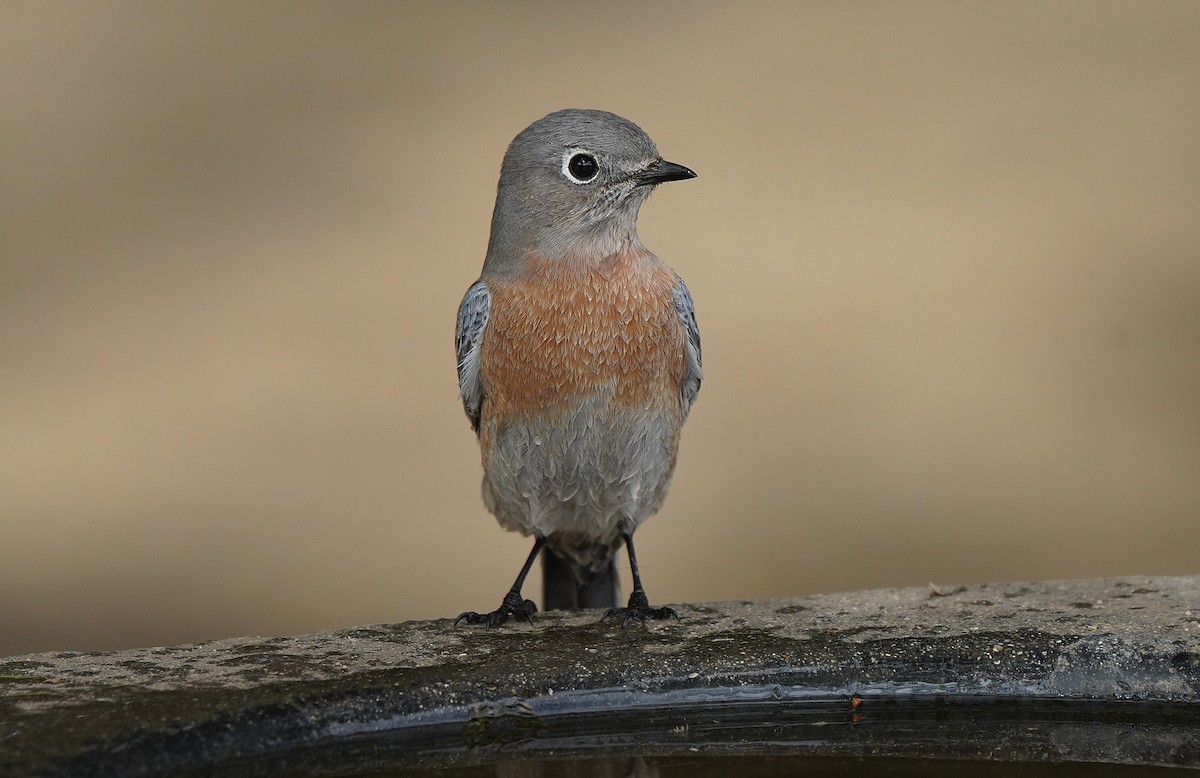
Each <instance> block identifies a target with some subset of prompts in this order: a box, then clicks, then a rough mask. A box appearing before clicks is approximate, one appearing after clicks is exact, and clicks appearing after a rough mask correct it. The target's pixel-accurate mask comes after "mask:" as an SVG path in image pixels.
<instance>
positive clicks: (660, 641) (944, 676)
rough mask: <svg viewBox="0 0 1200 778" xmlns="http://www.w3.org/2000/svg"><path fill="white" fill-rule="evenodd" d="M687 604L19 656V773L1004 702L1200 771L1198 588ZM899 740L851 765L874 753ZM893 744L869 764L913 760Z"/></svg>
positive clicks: (165, 770)
mask: <svg viewBox="0 0 1200 778" xmlns="http://www.w3.org/2000/svg"><path fill="white" fill-rule="evenodd" d="M674 607H675V608H676V610H678V612H679V615H680V617H681V619H682V621H679V622H675V621H666V622H654V623H650V624H647V625H644V626H643V625H640V624H632V625H630V626H629V627H628V628H624V629H623V628H621V627H620V626H619V624H617V623H614V622H599V621H598V617H599V612H584V613H570V614H568V613H562V612H552V613H544V614H539V615H537V616H535V618H534V622H535V623H534V625H533V626H532V627H531V626H529V625H527V624H523V623H522V624H507V625H505V626H503V627H499V628H496V629H491V630H488V629H484V628H482V627H474V626H468V625H459V626H457V627H455V626H453V624H452V622H451V621H450V620H441V621H429V622H407V623H403V624H385V625H376V626H368V627H358V628H354V629H347V630H341V631H336V632H325V633H317V634H312V635H302V636H298V637H290V638H238V639H232V640H220V641H211V642H206V643H200V644H195V645H185V646H173V647H169V648H151V649H139V650H132V651H120V652H105V653H78V652H63V653H49V654H37V655H30V656H22V657H9V658H2V659H0V775H2V776H8V775H39V774H42V775H157V774H171V773H173V772H179V771H182V770H201V769H206V768H211V767H213V766H220V765H227V764H232V763H235V762H238V761H239V760H245V759H247V758H261V757H271V758H278V759H283V758H284V756H285V755H287V754H289V753H302V752H306V751H312V750H313V749H320V748H322V747H324V746H327V745H336V744H342V743H346V742H352V741H355V739H356V738H357V739H361V738H364V737H372V736H377V735H379V734H380V733H391V736H392V738H393V739H392V741H391V742H392V743H393V749H394V750H395V751H396V752H397V753H399V754H401V755H403V754H405V753H417V752H418V751H420V753H422V754H426V757H425V758H426V759H427V761H428V759H429V758H430V757H428V754H430V753H433V752H435V751H438V749H439V748H441V749H442V752H445V753H449V751H447V750H446V748H444V747H443V746H444V742H450V741H454V742H459V743H461V744H462V749H460V750H459V751H456V752H455V753H458V754H459V755H460V756H461V754H462V753H464V752H469V751H470V748H471V746H472V745H473V744H478V743H479V742H487V743H491V744H493V745H494V744H495V743H497V742H499V743H504V742H508V741H512V742H514V743H526V744H528V743H529V742H532V740H531V735H530V730H529V728H530V727H533V729H535V730H536V731H537V732H538V733H542V734H543V735H544V734H545V733H546V732H549V731H551V730H552V729H553V727H554V726H557V725H556V724H555V723H554V722H557V721H560V720H562V721H565V720H567V719H570V718H571V717H575V719H574V720H576V721H583V720H585V719H586V717H588V716H593V717H594V716H596V715H597V714H601V715H608V716H614V715H619V714H621V713H622V712H626V713H627V712H629V711H641V712H643V714H645V716H649V715H650V713H649V712H653V711H658V712H659V713H663V712H666V713H664V714H663V715H667V717H668V719H670V720H671V721H675V720H676V719H678V718H679V717H680V716H682V717H683V718H682V719H679V720H680V721H683V724H679V725H676V724H672V727H675V728H677V727H678V726H684V727H685V729H686V726H687V712H688V711H694V710H701V709H704V710H706V711H707V710H710V709H712V708H713V706H718V708H719V710H721V711H724V712H726V713H730V715H732V712H735V711H736V710H758V708H755V707H754V706H760V707H761V706H763V705H767V706H776V707H774V708H771V709H770V711H769V712H770V716H771V717H774V719H778V718H779V717H780V716H783V715H784V713H785V712H786V713H787V715H793V714H794V715H796V716H800V715H801V714H802V713H803V715H807V712H811V711H825V712H826V713H828V712H829V711H837V717H839V720H841V719H844V718H846V717H850V719H853V718H854V717H862V716H867V715H868V714H869V713H870V712H871V711H873V710H874V711H880V712H881V713H885V712H886V711H889V710H892V708H891V707H889V706H893V707H894V706H895V705H898V704H905V705H909V704H912V705H918V706H919V705H922V704H925V703H929V704H931V705H942V706H946V705H951V706H953V705H960V706H961V705H967V706H969V705H971V704H973V703H972V701H985V700H986V701H988V702H989V704H992V703H994V702H995V701H996V700H1000V701H1008V702H1011V703H1013V704H1016V703H1021V704H1025V703H1029V702H1036V703H1038V704H1044V705H1051V706H1054V705H1057V706H1060V708H1061V711H1060V712H1059V713H1054V714H1053V716H1057V717H1058V718H1061V719H1062V720H1064V721H1083V722H1087V721H1090V720H1091V719H1089V713H1088V712H1089V710H1097V711H1101V710H1103V711H1112V710H1120V711H1129V710H1131V709H1132V708H1131V707H1130V706H1137V707H1138V708H1140V709H1144V710H1150V708H1149V707H1146V706H1151V707H1152V708H1153V711H1154V714H1153V715H1154V716H1156V717H1158V718H1159V719H1161V720H1162V726H1163V727H1165V729H1164V730H1163V732H1160V733H1159V734H1157V735H1155V736H1154V738H1151V740H1152V742H1153V743H1157V744H1158V746H1157V747H1155V748H1149V747H1147V749H1149V750H1148V751H1147V754H1146V755H1145V756H1144V757H1139V758H1136V759H1135V758H1129V759H1125V761H1130V762H1133V763H1139V762H1140V763H1147V764H1158V763H1175V764H1191V763H1192V760H1195V764H1197V765H1200V735H1196V734H1194V733H1195V732H1200V576H1193V577H1182V578H1123V579H1111V580H1099V581H1074V582H1048V583H1047V582H1041V583H1011V584H987V585H978V586H970V587H925V588H914V589H889V590H877V591H867V592H853V593H845V594H830V595H817V596H810V597H802V598H795V599H788V600H771V601H759V602H725V603H708V604H697V605H678V606H674ZM737 706H742V708H738V707H737ZM787 706H791V707H787ZM1088 706H1093V707H1091V708H1089V707H1088ZM1113 706H1119V707H1118V708H1114V707H1113ZM1039 710H1042V709H1039ZM1047 710H1049V709H1047ZM1055 710H1057V709H1055ZM760 712H761V711H760ZM656 715H657V714H656ZM823 715H824V714H823ZM906 715H907V714H906ZM1045 715H1046V714H1044V713H1039V716H1045ZM1098 715H1099V714H1098ZM1104 715H1108V714H1107V713H1105V714H1104ZM1053 716H1052V717H1053ZM580 717H583V718H580ZM643 718H644V720H645V721H649V720H650V718H645V717H643ZM651 718H653V717H651ZM934 718H936V716H935V717H934ZM950 718H951V719H953V716H951V717H950ZM850 719H847V720H850ZM641 720H643V719H639V721H641ZM769 720H773V719H770V717H769ZM522 722H524V724H522ZM664 726H665V724H664ZM742 726H750V724H748V723H743V725H742ZM952 728H953V727H952V726H950V729H952ZM976 729H977V728H976ZM1027 729H1028V728H1027ZM665 731H666V730H665ZM862 731H863V730H860V732H862ZM1156 731H1157V730H1156ZM883 732H884V730H882V729H878V730H873V731H872V736H871V738H866V737H860V736H854V735H846V737H847V738H848V739H847V740H846V741H845V743H843V746H842V747H844V748H847V749H850V751H849V752H852V753H866V751H865V750H864V749H866V748H867V747H868V745H869V743H870V742H871V740H872V738H874V739H876V740H879V739H880V737H879V736H880V735H881V734H883ZM1189 732H1192V733H1193V734H1192V735H1190V736H1189V735H1188V733H1189ZM396 733H400V734H402V735H403V737H399V739H397V736H396ZM1089 733H1090V734H1089ZM1164 733H1165V734H1164ZM1109 734H1111V733H1107V732H1104V731H1102V730H1097V729H1095V728H1092V729H1085V730H1077V729H1072V730H1070V731H1069V732H1066V731H1064V732H1061V733H1059V735H1058V736H1057V741H1056V742H1060V743H1063V744H1067V745H1064V746H1062V747H1057V748H1058V749H1059V752H1060V753H1061V752H1062V748H1067V747H1070V745H1069V744H1070V743H1072V742H1074V741H1072V738H1074V739H1075V740H1076V741H1077V740H1079V739H1080V738H1083V739H1084V740H1087V741H1088V742H1092V741H1094V740H1096V739H1097V737H1099V742H1096V743H1093V751H1094V752H1095V753H1094V757H1093V759H1094V760H1095V761H1105V760H1106V758H1109V759H1115V760H1118V761H1119V760H1121V759H1124V758H1123V757H1119V756H1114V755H1113V753H1109V752H1112V749H1114V748H1116V746H1115V745H1114V744H1113V743H1112V738H1111V737H1109ZM1135 734H1138V735H1142V736H1144V735H1145V728H1144V727H1142V728H1139V729H1138V730H1137V732H1136V733H1135ZM713 737H714V738H717V737H718V735H716V734H714V735H713ZM839 737H840V735H839ZM431 738H432V740H431ZM437 738H442V739H443V741H444V742H443V746H438V748H434V747H433V746H430V745H429V744H430V743H432V742H433V740H436V739H437ZM447 738H448V739H449V740H446V739H447ZM855 738H857V739H855ZM884 739H886V738H884ZM533 740H536V738H534V739H533ZM832 740H837V738H836V737H834V738H832ZM440 742H441V741H440ZM831 742H832V741H831ZM894 742H895V741H894V739H893V746H891V747H890V748H889V746H888V745H887V743H884V742H882V741H881V744H879V745H878V747H875V746H871V748H874V750H872V751H870V753H885V754H887V753H891V754H903V753H906V752H905V751H904V749H903V748H900V747H898V746H895V745H894ZM1125 742H1126V745H1128V742H1133V741H1130V740H1129V739H1128V738H1126V741H1125ZM1136 742H1141V741H1140V740H1138V741H1136ZM416 743H424V744H425V746H424V747H423V749H417V748H415V746H413V744H416ZM405 744H408V745H405ZM406 749H407V750H406ZM855 749H858V750H855ZM1105 749H1108V751H1105ZM453 750H454V749H453V748H451V749H450V751H453ZM464 750H465V751H464ZM667 750H668V751H669V749H667ZM692 750H695V749H694V748H693V749H692ZM1143 750H1146V749H1143ZM834 751H836V749H834ZM1150 752H1152V753H1150ZM946 753H947V755H950V756H956V757H962V756H963V754H962V753H960V752H956V751H954V750H953V749H950V750H948V751H947V752H946ZM1106 753H1108V757H1106V756H1105V754H1106ZM1114 753H1115V752H1114ZM968 755H969V754H968ZM1081 758H1082V757H1081ZM451 761H453V760H451ZM319 762H320V760H319V759H317V760H311V759H310V760H308V761H306V762H305V765H307V766H308V767H309V768H310V774H333V773H319V772H312V770H315V768H314V767H312V766H313V765H315V764H318V763H319ZM431 763H437V760H436V759H433V762H431ZM288 769H292V770H295V769H296V766H295V765H292V766H291V767H289V768H288ZM222 774H226V773H222ZM228 774H230V775H233V774H239V775H241V774H246V775H250V774H255V775H257V774H268V773H257V772H253V771H252V770H250V771H248V772H243V773H236V772H230V773H228Z"/></svg>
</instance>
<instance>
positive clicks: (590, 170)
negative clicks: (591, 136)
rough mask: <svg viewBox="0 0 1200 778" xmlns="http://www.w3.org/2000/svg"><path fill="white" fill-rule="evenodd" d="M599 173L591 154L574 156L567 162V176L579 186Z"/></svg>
mask: <svg viewBox="0 0 1200 778" xmlns="http://www.w3.org/2000/svg"><path fill="white" fill-rule="evenodd" d="M599 172H600V166H599V165H598V164H596V158H595V157H593V156H592V155H591V154H574V155H572V157H571V158H570V159H569V160H567V174H568V175H570V176H571V178H573V179H575V180H576V181H578V182H579V183H581V184H586V183H587V182H588V181H591V180H592V179H593V178H595V177H596V174H597V173H599Z"/></svg>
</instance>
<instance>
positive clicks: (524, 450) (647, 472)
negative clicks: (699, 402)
mask: <svg viewBox="0 0 1200 778" xmlns="http://www.w3.org/2000/svg"><path fill="white" fill-rule="evenodd" d="M678 444H679V425H678V422H677V421H676V420H675V419H674V418H672V417H671V416H670V415H669V414H660V415H653V416H648V415H647V414H645V413H639V412H632V411H631V412H623V413H611V412H603V411H601V412H597V409H593V408H585V409H582V410H580V411H579V412H577V413H576V414H575V415H574V416H573V417H571V418H570V419H568V420H567V422H566V423H559V424H555V425H551V424H547V423H545V422H542V421H525V422H520V423H509V424H508V425H506V426H505V427H504V428H503V429H498V430H497V431H496V435H495V437H494V439H493V441H492V445H491V447H490V450H489V451H488V453H487V459H486V461H485V463H484V472H485V474H484V478H483V501H484V503H485V504H486V505H487V508H488V510H490V511H491V512H492V513H493V514H495V516H496V518H497V519H498V520H499V522H500V523H501V524H502V525H503V526H504V527H505V528H507V529H510V530H516V531H518V532H521V533H523V534H526V535H533V534H536V535H542V536H544V537H547V538H550V542H551V544H552V545H554V546H556V547H559V548H569V547H570V546H572V545H574V544H582V545H593V544H595V543H600V544H605V543H609V544H613V543H616V542H617V541H618V539H619V536H620V533H621V531H622V529H628V530H630V531H632V530H634V529H635V528H636V527H637V526H638V525H639V524H641V522H643V521H645V520H646V519H647V518H648V517H650V516H651V515H653V514H654V513H655V512H656V511H657V510H658V509H659V508H660V507H662V503H663V500H664V499H665V498H666V496H667V488H668V486H670V483H671V474H672V471H673V470H674V468H675V452H676V449H677V447H678Z"/></svg>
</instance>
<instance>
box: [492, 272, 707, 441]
mask: <svg viewBox="0 0 1200 778" xmlns="http://www.w3.org/2000/svg"><path fill="white" fill-rule="evenodd" d="M525 271H526V272H524V273H523V274H522V275H521V276H520V277H519V278H499V279H488V282H487V284H488V291H489V292H490V294H491V313H490V316H489V319H488V328H487V333H486V335H485V337H484V341H483V350H482V353H481V355H480V368H481V371H482V379H483V387H484V396H485V398H486V399H485V401H484V408H483V413H484V417H485V423H486V422H487V420H488V418H489V417H490V418H491V419H492V420H497V421H503V420H505V419H507V418H512V417H514V416H522V415H526V414H546V415H556V414H563V413H569V412H571V411H572V410H573V409H574V408H575V407H577V406H578V403H579V401H580V400H583V399H588V398H594V397H598V396H600V397H607V398H608V403H609V407H611V408H612V409H613V410H626V409H639V410H646V411H651V412H661V411H669V410H672V409H674V410H676V411H677V410H678V405H679V382H680V378H681V377H682V375H683V371H684V366H685V359H686V357H685V335H684V332H683V327H682V326H681V324H680V322H679V318H678V315H677V314H676V311H675V302H674V292H673V288H674V285H675V283H676V281H675V274H674V273H673V272H672V271H671V270H670V268H668V267H667V266H666V265H665V264H663V262H662V261H661V260H659V259H658V258H657V257H655V256H654V255H653V254H650V253H649V252H647V251H645V250H637V251H629V252H625V253H622V254H618V255H615V256H613V257H609V258H606V259H604V260H602V261H600V262H590V263H589V262H582V261H573V260H570V259H568V260H565V261H552V260H548V259H546V258H544V257H541V256H537V255H532V256H530V257H528V258H527V259H526V263H525Z"/></svg>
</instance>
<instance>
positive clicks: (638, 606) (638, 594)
mask: <svg viewBox="0 0 1200 778" xmlns="http://www.w3.org/2000/svg"><path fill="white" fill-rule="evenodd" d="M610 616H616V617H619V618H620V619H621V626H622V627H625V626H628V624H629V622H631V621H633V620H634V619H637V620H638V621H641V622H645V621H646V619H654V620H656V621H661V620H663V619H675V620H676V621H679V614H678V613H676V612H675V611H674V610H673V609H672V608H651V607H650V601H649V600H647V599H646V592H645V591H644V590H642V589H634V590H633V593H632V594H630V595H629V604H628V605H626V606H625V607H624V608H609V609H608V610H606V611H605V612H604V615H603V616H601V617H600V620H601V621H604V620H605V619H607V618H609V617H610Z"/></svg>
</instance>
